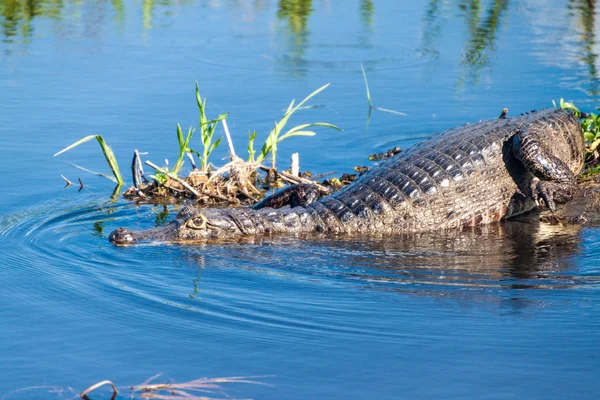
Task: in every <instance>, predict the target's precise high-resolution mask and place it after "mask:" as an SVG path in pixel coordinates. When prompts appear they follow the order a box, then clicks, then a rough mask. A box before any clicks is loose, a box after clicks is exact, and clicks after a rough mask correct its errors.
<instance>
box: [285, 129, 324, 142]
mask: <svg viewBox="0 0 600 400" xmlns="http://www.w3.org/2000/svg"><path fill="white" fill-rule="evenodd" d="M316 134H317V133H316V132H313V131H295V132H292V133H286V134H285V135H282V136H281V137H280V138H279V140H278V141H277V143H279V142H281V141H282V140H285V139H287V138H291V137H294V136H315V135H316Z"/></svg>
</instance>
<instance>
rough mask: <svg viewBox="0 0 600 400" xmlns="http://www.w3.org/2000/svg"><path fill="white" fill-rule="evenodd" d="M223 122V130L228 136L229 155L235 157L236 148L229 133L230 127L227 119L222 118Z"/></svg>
mask: <svg viewBox="0 0 600 400" xmlns="http://www.w3.org/2000/svg"><path fill="white" fill-rule="evenodd" d="M221 122H222V123H223V130H224V131H225V137H226V138H227V144H228V145H229V155H230V156H231V158H233V157H235V149H234V148H233V142H232V141H231V135H230V134H229V128H228V127H227V121H225V120H224V119H222V120H221Z"/></svg>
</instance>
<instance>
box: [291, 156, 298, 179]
mask: <svg viewBox="0 0 600 400" xmlns="http://www.w3.org/2000/svg"><path fill="white" fill-rule="evenodd" d="M290 170H291V172H292V175H293V176H300V157H299V156H298V153H294V154H292V165H291V166H290Z"/></svg>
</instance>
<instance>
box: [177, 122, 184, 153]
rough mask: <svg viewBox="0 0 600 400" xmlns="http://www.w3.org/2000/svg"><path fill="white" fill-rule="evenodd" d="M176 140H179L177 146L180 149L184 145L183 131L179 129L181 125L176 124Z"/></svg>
mask: <svg viewBox="0 0 600 400" xmlns="http://www.w3.org/2000/svg"><path fill="white" fill-rule="evenodd" d="M177 141H178V142H179V148H180V149H182V148H183V147H184V146H185V141H184V140H183V132H182V131H181V125H179V124H177Z"/></svg>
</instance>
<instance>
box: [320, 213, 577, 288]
mask: <svg viewBox="0 0 600 400" xmlns="http://www.w3.org/2000/svg"><path fill="white" fill-rule="evenodd" d="M579 231H580V227H578V226H575V225H573V226H555V225H548V224H540V223H537V222H536V223H525V222H514V221H511V222H506V223H502V224H492V225H489V226H483V227H480V228H477V229H472V230H468V231H463V232H457V231H454V232H444V233H426V234H416V235H406V236H400V237H397V238H384V239H383V240H368V239H366V240H360V241H358V240H349V241H347V242H343V241H341V242H339V243H332V244H331V245H332V246H340V247H343V248H351V249H352V250H353V251H354V252H355V253H354V254H356V255H355V256H354V258H353V260H352V261H351V262H350V264H352V265H356V266H361V267H367V268H366V269H364V273H363V274H359V275H356V276H358V277H360V278H361V279H367V280H369V281H387V282H393V281H397V282H402V283H413V284H420V285H421V284H427V285H442V286H448V285H452V286H455V285H456V286H461V287H466V288H468V287H504V288H527V287H533V288H537V287H561V286H563V283H562V282H563V280H564V279H563V276H562V274H563V273H564V270H565V269H566V268H568V267H570V266H571V265H570V262H569V260H570V258H571V257H572V256H574V255H576V254H577V252H578V251H579V244H580V237H579ZM346 262H347V263H348V260H346Z"/></svg>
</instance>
